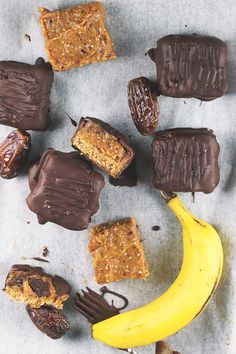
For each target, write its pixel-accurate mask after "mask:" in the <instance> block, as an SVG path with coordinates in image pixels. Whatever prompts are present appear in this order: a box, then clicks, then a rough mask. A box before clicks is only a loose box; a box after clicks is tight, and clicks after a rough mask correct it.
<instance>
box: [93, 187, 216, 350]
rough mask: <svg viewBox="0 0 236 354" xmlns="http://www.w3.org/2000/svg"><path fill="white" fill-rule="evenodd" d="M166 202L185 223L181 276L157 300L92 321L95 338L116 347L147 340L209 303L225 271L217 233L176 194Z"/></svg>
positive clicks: (160, 336)
mask: <svg viewBox="0 0 236 354" xmlns="http://www.w3.org/2000/svg"><path fill="white" fill-rule="evenodd" d="M167 205H168V207H169V208H170V209H171V210H172V211H173V212H174V213H175V214H176V216H177V218H178V219H179V221H180V223H181V225H182V229H183V248H184V257H183V264H182V268H181V271H180V273H179V275H178V277H177V279H176V280H175V282H174V283H173V284H172V285H171V287H170V288H169V289H168V290H167V291H166V292H165V293H164V294H163V295H161V296H160V297H159V298H158V299H156V300H154V301H153V302H151V303H149V304H147V305H145V306H143V307H140V308H138V309H136V310H132V311H128V312H125V313H123V314H119V315H117V316H114V317H112V318H109V319H107V320H104V321H101V322H98V323H97V324H95V325H93V326H92V335H93V338H94V339H97V340H99V341H101V342H104V343H106V344H108V345H110V346H112V347H116V348H134V347H137V346H143V345H148V344H151V343H153V342H157V341H159V340H161V339H163V338H165V337H167V336H170V335H172V334H173V333H175V332H177V331H179V330H180V329H181V328H183V327H185V326H186V325H187V324H189V323H190V322H191V321H192V320H194V319H195V318H196V317H197V316H198V315H199V314H200V313H201V312H202V311H203V310H204V308H205V307H206V305H207V304H208V302H209V300H210V298H211V296H212V294H213V292H214V290H215V289H216V287H217V285H218V283H219V280H220V277H221V273H222V265H223V250H222V245H221V241H220V238H219V235H218V234H217V232H216V230H215V229H214V228H213V227H212V226H211V225H209V224H208V223H206V222H205V221H202V220H199V219H197V218H195V217H194V216H193V215H191V214H190V212H189V211H188V210H187V209H186V208H185V207H184V205H183V204H182V202H181V201H180V199H179V198H178V197H177V196H176V195H173V194H172V197H171V198H169V199H168V200H167Z"/></svg>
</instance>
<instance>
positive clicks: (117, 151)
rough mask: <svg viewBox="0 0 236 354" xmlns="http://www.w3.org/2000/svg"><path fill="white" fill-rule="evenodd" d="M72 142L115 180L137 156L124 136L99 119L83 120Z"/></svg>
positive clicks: (74, 146)
mask: <svg viewBox="0 0 236 354" xmlns="http://www.w3.org/2000/svg"><path fill="white" fill-rule="evenodd" d="M71 142H72V146H73V148H75V149H77V150H79V151H80V153H81V155H83V156H84V157H85V158H86V159H88V160H89V161H91V162H92V163H93V164H95V165H96V166H98V167H100V168H101V169H103V170H104V171H105V172H107V173H108V174H109V175H110V176H112V177H114V178H117V177H119V176H120V175H121V174H122V172H123V171H124V170H125V169H126V168H127V167H128V166H129V164H130V163H131V161H132V160H133V158H134V155H135V152H134V150H133V148H132V147H131V146H130V145H129V144H128V142H127V140H126V137H125V136H124V135H123V134H121V133H120V132H118V131H117V130H116V129H114V128H112V127H111V126H110V125H109V124H107V123H105V122H103V121H101V120H100V119H97V118H89V117H87V118H81V120H80V123H79V126H78V129H77V131H76V132H75V134H74V136H73V137H72V140H71Z"/></svg>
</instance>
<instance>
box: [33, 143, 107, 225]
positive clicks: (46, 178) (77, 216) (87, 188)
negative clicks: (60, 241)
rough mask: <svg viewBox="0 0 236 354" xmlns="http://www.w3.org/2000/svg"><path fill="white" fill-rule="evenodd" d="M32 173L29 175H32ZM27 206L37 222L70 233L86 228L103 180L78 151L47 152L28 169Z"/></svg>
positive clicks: (96, 205)
mask: <svg viewBox="0 0 236 354" xmlns="http://www.w3.org/2000/svg"><path fill="white" fill-rule="evenodd" d="M35 170H36V172H35V175H34V176H33V175H32V173H33V172H34V171H35ZM29 182H30V188H31V193H30V194H29V196H28V197H27V200H26V202H27V204H28V207H29V208H30V209H31V210H32V211H33V212H34V213H36V214H37V216H38V220H39V222H40V223H45V222H47V221H51V222H54V223H56V224H58V225H61V226H63V227H65V228H67V229H70V230H84V229H87V227H88V224H89V223H90V222H91V216H92V215H94V214H95V213H96V212H97V211H98V208H99V194H100V191H101V189H102V188H103V187H104V178H103V176H102V175H100V174H99V173H98V172H95V171H93V168H92V166H91V165H90V164H89V163H88V162H87V161H85V160H83V159H82V158H81V156H80V154H79V153H78V152H71V153H63V152H60V151H56V150H53V149H48V150H47V151H46V152H45V153H44V154H43V156H42V157H41V159H40V162H39V163H38V165H37V163H36V165H34V166H32V168H31V169H30V175H29Z"/></svg>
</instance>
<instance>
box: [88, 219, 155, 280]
mask: <svg viewBox="0 0 236 354" xmlns="http://www.w3.org/2000/svg"><path fill="white" fill-rule="evenodd" d="M89 250H90V254H91V256H92V258H93V266H94V271H95V276H96V281H97V283H98V284H104V283H111V282H114V281H119V280H122V279H138V278H139V279H146V278H147V277H148V275H149V271H148V264H147V261H146V258H145V254H144V250H143V246H142V243H141V241H140V235H139V231H138V227H137V224H136V221H135V219H134V218H127V219H123V220H118V221H113V222H106V223H103V224H99V225H95V226H94V227H93V228H92V229H91V230H90V242H89Z"/></svg>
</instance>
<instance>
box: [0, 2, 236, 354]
mask: <svg viewBox="0 0 236 354" xmlns="http://www.w3.org/2000/svg"><path fill="white" fill-rule="evenodd" d="M76 3H77V1H75V0H67V1H59V0H48V1H47V0H40V1H39V0H35V1H32V0H21V1H19V0H18V1H17V0H5V1H4V0H1V1H0V5H1V6H0V8H1V11H0V43H1V44H0V58H1V60H2V59H9V60H18V61H25V62H29V63H32V62H33V61H34V60H35V59H36V58H37V56H44V57H46V53H45V50H44V42H43V39H42V35H41V32H40V28H39V25H38V23H37V16H38V13H37V7H38V6H45V7H48V8H49V9H57V8H58V7H60V6H65V5H68V6H69V5H74V4H76ZM105 3H106V9H107V18H108V25H109V28H110V32H111V35H112V38H113V40H114V43H115V47H116V50H117V53H118V56H119V60H117V61H110V62H107V63H103V64H98V65H90V66H87V67H84V68H82V69H74V70H71V71H68V72H64V73H56V74H55V80H54V85H53V91H52V105H51V108H52V111H51V116H52V119H53V124H52V125H51V127H50V130H49V131H48V132H46V133H37V132H34V133H32V138H33V154H32V157H33V156H36V155H38V154H39V153H41V152H42V151H44V149H45V148H47V147H54V148H58V149H61V150H63V151H70V138H71V135H72V133H73V131H74V127H73V126H72V125H71V124H70V123H69V121H68V119H67V117H66V112H68V113H69V114H70V115H71V116H72V117H73V118H75V119H78V118H79V117H80V116H82V115H85V116H86V115H88V116H95V117H98V118H101V119H104V120H105V121H107V122H109V123H112V125H114V127H116V128H118V129H120V130H121V131H122V132H124V133H126V134H131V135H132V138H131V140H132V142H133V143H134V144H135V145H136V146H137V155H138V169H139V184H138V187H137V188H130V189H126V188H118V187H116V188H115V187H112V186H110V185H109V183H108V181H107V183H106V187H105V189H104V190H103V192H102V195H101V208H100V211H99V213H98V214H97V215H96V216H95V217H94V218H93V223H97V222H101V221H105V220H110V219H115V218H119V217H125V216H131V215H133V216H135V217H136V218H137V221H138V224H139V227H140V230H141V234H142V237H143V239H145V241H144V243H143V244H144V247H145V251H146V255H147V258H148V262H149V265H150V270H151V275H150V277H149V279H148V281H147V282H146V283H145V282H144V281H122V282H120V283H117V284H113V285H111V286H110V288H112V289H115V290H118V291H120V292H122V293H124V294H126V295H127V296H128V298H129V299H130V300H131V304H130V308H134V307H137V306H141V305H143V304H145V303H146V302H148V301H150V300H151V299H153V298H155V297H157V296H159V295H160V294H161V293H162V292H163V291H164V290H165V289H166V288H168V286H169V285H170V284H171V283H172V281H173V280H174V278H175V276H176V275H177V273H178V270H179V267H180V265H181V258H182V239H181V230H180V227H179V225H178V223H177V221H176V219H175V217H174V216H173V215H172V214H171V213H170V211H169V210H168V209H167V208H166V206H165V205H164V203H163V202H162V200H161V198H160V196H159V193H158V191H155V190H154V189H153V188H152V184H151V168H150V142H151V138H149V137H146V138H145V137H142V136H141V135H139V133H138V132H137V131H136V129H135V128H134V126H133V123H132V120H131V118H130V115H129V111H128V108H127V98H126V86H127V81H128V80H129V79H132V78H134V77H137V76H139V75H146V76H149V77H154V76H155V67H154V65H153V63H152V62H151V60H150V59H149V58H148V57H147V56H145V55H144V53H145V51H146V50H147V49H149V48H150V47H152V46H154V45H155V42H156V40H157V39H158V38H159V37H161V36H163V35H165V34H169V33H193V32H198V33H207V34H211V35H215V36H218V37H220V38H221V39H223V40H225V41H226V42H227V44H228V48H229V84H230V85H229V92H228V94H227V95H226V96H225V97H223V98H220V99H217V100H215V101H212V102H208V103H202V105H201V106H200V104H199V103H200V102H199V101H198V100H195V99H189V100H185V101H186V104H184V102H183V100H182V99H171V98H164V97H161V98H160V99H159V103H160V107H161V117H160V124H159V128H160V129H164V128H171V127H178V126H191V127H209V128H213V129H214V131H215V133H216V135H217V138H218V141H219V143H220V145H221V155H220V163H221V181H220V185H219V187H218V188H217V189H216V190H215V192H214V193H212V194H211V195H203V194H197V196H196V202H195V204H192V202H191V196H190V194H187V195H182V196H181V197H182V199H183V200H184V202H185V203H186V205H187V206H188V207H189V208H190V209H191V211H192V212H193V213H195V214H196V215H197V216H199V217H201V218H203V219H206V220H208V221H209V222H210V223H212V224H214V225H215V226H216V227H217V229H218V230H219V233H220V235H221V238H222V241H223V245H224V252H225V267H224V272H223V278H222V281H221V284H220V286H219V288H218V290H217V292H216V294H215V296H214V298H213V300H212V301H211V303H210V305H209V306H208V308H207V309H206V310H205V312H204V313H203V314H202V315H201V316H200V317H199V318H198V319H197V320H195V321H194V322H193V323H192V324H191V325H189V326H188V327H187V328H185V329H183V330H182V331H180V332H179V333H178V334H176V335H174V336H172V337H171V338H169V339H168V341H169V342H170V343H171V344H172V346H173V348H174V349H176V350H178V351H180V352H181V353H182V354H202V353H212V354H213V353H214V354H220V353H225V354H226V353H227V354H228V353H230V354H231V353H232V354H233V353H235V352H236V343H235V335H234V333H235V331H236V322H235V321H236V319H235V308H236V304H235V295H234V290H235V284H236V279H235V278H236V274H235V257H236V250H235V226H236V225H235V219H236V218H235V208H236V205H235V190H236V189H235V177H236V170H235V165H234V163H235V152H236V146H235V134H236V126H235V121H236V120H235V99H236V97H235V91H236V63H235V53H236V27H235V18H236V2H235V1H234V0H226V1H224V2H222V1H219V0H217V1H205V0H198V1H195V0H194V1H183V0H180V1H177V0H165V1H164V0H163V1H160V0H149V1H143V0H139V1H105ZM185 25H187V27H186V26H185ZM24 33H28V34H30V36H31V38H32V42H31V43H29V42H28V41H27V40H26V39H25V38H24ZM10 130H11V128H7V127H4V126H1V127H0V140H2V139H4V138H5V136H6V135H7V134H8V132H10ZM27 194H28V184H27V176H26V175H23V176H21V177H19V178H17V179H14V180H11V181H6V180H1V181H0V196H1V206H0V225H1V235H0V245H1V248H0V249H1V251H0V279H1V286H3V284H4V279H5V276H6V274H7V272H8V270H9V267H10V266H11V265H12V264H14V263H21V262H26V263H27V262H30V263H31V264H33V265H39V263H38V262H36V261H33V260H23V259H22V257H33V256H39V255H40V251H41V249H42V247H43V246H45V245H47V246H48V248H49V250H50V257H49V260H50V263H49V264H45V265H44V264H43V267H44V269H45V270H46V271H47V272H50V273H51V272H52V273H57V274H59V275H62V276H64V277H65V278H66V279H67V280H68V281H70V283H71V284H72V286H73V289H74V290H75V289H79V288H81V287H84V286H85V285H87V284H89V285H90V286H91V287H92V288H95V289H96V288H98V287H97V286H96V284H95V282H94V280H93V270H92V266H91V259H90V257H89V254H88V250H87V243H88V237H87V231H84V232H73V231H68V230H65V229H63V228H61V227H59V226H56V225H53V224H50V223H48V224H46V225H44V226H40V225H38V224H37V221H36V217H35V215H34V214H32V213H31V212H30V211H29V210H28V209H27V206H26V205H25V197H26V196H27ZM124 197H125V199H124ZM27 221H30V224H28V223H27ZM153 225H160V227H161V230H160V231H158V232H154V231H152V230H151V227H152V226H153ZM0 308H1V319H0V353H1V354H22V353H23V354H67V353H70V354H75V353H76V354H78V353H79V354H88V353H91V354H101V353H103V354H108V353H109V354H112V353H114V354H115V353H117V354H118V353H119V351H118V350H114V349H111V348H109V347H106V346H104V345H103V344H101V343H98V342H95V341H92V340H91V339H90V333H89V327H88V325H87V323H86V321H84V320H83V319H82V318H81V317H79V316H77V315H76V314H74V313H73V311H72V310H71V309H70V306H66V312H67V314H68V316H69V318H70V320H71V324H72V331H71V332H70V334H68V335H67V336H65V337H64V338H63V339H61V340H58V341H53V340H51V339H49V338H47V337H46V336H44V335H43V334H41V333H40V332H39V331H37V330H36V328H34V326H33V325H32V324H31V322H30V321H29V320H28V318H27V314H26V313H25V311H24V305H23V304H21V303H16V302H10V301H9V299H8V298H7V296H6V295H5V294H3V293H2V294H1V296H0ZM139 352H140V353H141V354H142V353H143V354H146V353H150V354H151V353H154V349H153V348H152V347H146V348H142V349H140V350H139ZM120 353H121V352H120Z"/></svg>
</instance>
